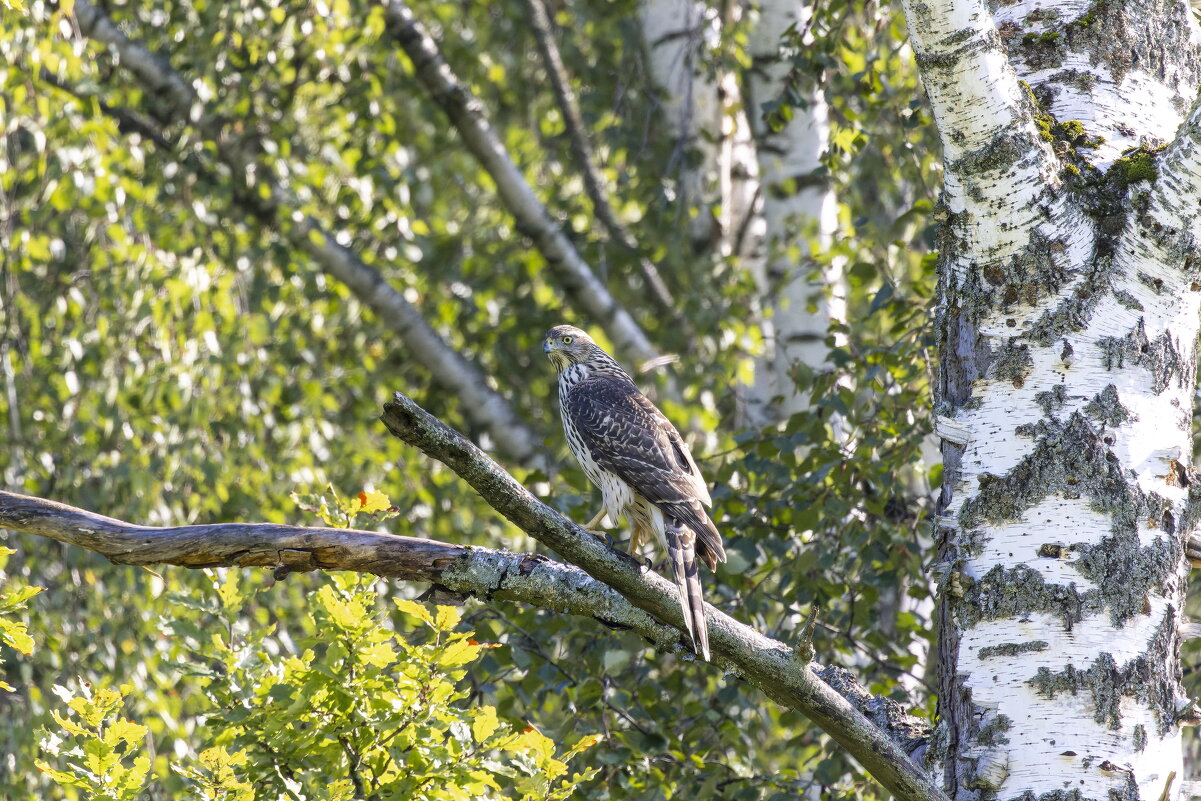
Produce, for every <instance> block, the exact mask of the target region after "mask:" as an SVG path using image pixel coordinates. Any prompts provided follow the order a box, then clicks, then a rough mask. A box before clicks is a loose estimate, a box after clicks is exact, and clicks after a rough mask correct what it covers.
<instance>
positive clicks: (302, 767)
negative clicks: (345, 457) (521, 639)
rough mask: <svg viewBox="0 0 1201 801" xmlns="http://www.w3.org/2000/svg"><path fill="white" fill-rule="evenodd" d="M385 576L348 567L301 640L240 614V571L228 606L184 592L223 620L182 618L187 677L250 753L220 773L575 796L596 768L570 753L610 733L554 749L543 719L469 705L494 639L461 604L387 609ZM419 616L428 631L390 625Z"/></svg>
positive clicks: (351, 785)
mask: <svg viewBox="0 0 1201 801" xmlns="http://www.w3.org/2000/svg"><path fill="white" fill-rule="evenodd" d="M374 585H375V581H374V580H372V579H369V578H362V577H353V576H345V575H338V576H336V577H335V578H334V580H333V581H332V582H330V583H327V584H325V585H323V586H322V587H321V588H320V589H318V590H317V591H316V592H315V593H313V595H312V596H311V606H310V610H309V611H308V612H307V615H308V616H309V623H310V624H311V629H312V630H313V631H315V632H319V634H318V635H317V636H309V637H304V638H300V639H296V640H293V639H292V638H291V637H290V636H286V635H285V630H284V629H282V628H281V629H277V628H276V627H273V626H268V627H258V626H246V625H244V624H242V623H241V621H240V617H239V612H240V610H241V609H242V607H243V605H244V604H246V603H247V602H248V600H249V597H248V596H246V595H244V594H243V590H242V588H241V586H240V584H239V580H238V574H237V573H236V572H230V573H228V574H227V575H226V577H225V579H224V580H223V581H220V582H218V583H217V585H216V590H217V597H218V599H219V600H220V605H219V606H217V605H213V606H208V607H207V609H206V607H205V605H204V603H203V601H202V600H201V599H197V598H195V597H192V598H181V599H180V601H181V603H185V604H187V605H188V606H189V607H191V608H194V609H198V610H202V616H205V617H207V616H211V618H212V619H211V620H186V619H180V620H177V621H175V623H174V624H173V627H174V633H175V634H176V636H179V637H182V638H184V639H185V640H186V641H187V642H188V643H189V645H190V647H191V648H192V649H193V651H192V658H191V660H190V661H189V667H188V668H187V670H186V675H188V676H191V677H194V678H197V679H199V680H200V681H201V683H202V685H203V687H204V691H205V694H206V695H207V697H208V698H209V700H210V702H211V704H212V711H211V712H210V713H209V714H210V721H211V722H212V723H213V724H215V727H216V729H217V730H218V731H219V732H220V733H219V734H218V735H217V738H218V741H219V744H220V745H222V746H226V747H229V748H231V749H236V750H234V753H235V754H240V755H241V756H238V757H237V763H236V764H235V763H233V762H230V763H228V764H224V765H223V764H219V763H214V765H213V767H206V770H207V772H208V774H210V775H217V777H218V778H219V777H220V775H221V774H222V773H223V772H227V769H228V772H234V773H236V775H237V776H238V777H239V779H241V780H243V781H246V782H249V784H250V785H251V786H253V787H254V788H256V792H258V793H260V794H263V795H264V796H265V797H269V798H274V797H293V796H303V797H306V798H321V799H329V800H330V801H349V799H352V798H380V799H383V798H405V799H472V798H494V797H505V798H519V799H533V798H539V799H541V798H567V797H569V796H570V794H571V793H572V791H573V788H574V787H575V786H576V785H578V784H579V783H580V782H582V781H586V780H587V779H589V778H591V777H592V776H593V775H594V773H595V770H592V769H589V770H585V771H583V772H573V773H569V772H568V768H567V765H566V761H567V760H568V759H570V758H572V757H573V756H575V755H576V754H578V753H580V752H581V751H583V750H584V749H585V748H587V747H589V746H590V745H592V744H594V743H595V742H596V741H597V739H598V738H596V737H585V738H581V739H580V740H579V741H578V742H577V743H576V744H575V746H574V747H573V748H571V749H568V750H566V751H565V752H564V753H562V754H556V747H555V744H554V743H553V742H552V741H551V740H549V739H548V738H547V737H545V736H544V735H542V734H541V733H540V732H538V731H537V730H536V729H534V728H532V727H529V728H526V729H525V730H524V731H521V732H517V731H514V729H513V727H512V726H510V725H509V724H508V723H506V722H505V721H502V720H501V719H499V718H498V717H497V713H496V709H495V708H494V707H492V706H489V705H479V706H474V707H472V706H468V705H467V704H465V703H464V702H465V701H466V700H467V697H468V696H467V693H466V692H465V691H464V690H463V689H461V688H460V687H459V682H460V681H461V679H462V678H463V676H464V675H465V673H466V672H467V671H468V670H469V669H472V668H473V666H474V665H476V663H477V662H478V660H479V658H480V654H481V653H482V652H483V651H484V650H485V649H486V648H487V647H488V646H486V645H484V644H481V643H479V642H476V641H475V640H473V639H471V636H472V634H473V632H470V631H455V629H456V628H457V627H458V624H459V619H460V618H459V612H458V610H457V609H455V608H454V607H448V606H441V607H436V609H435V610H433V611H431V610H429V609H427V608H426V607H425V606H422V605H421V604H419V603H416V602H414V601H408V600H402V599H396V598H394V599H393V605H394V606H395V608H396V609H397V610H399V611H400V612H401V613H402V616H401V617H399V618H396V617H393V619H392V620H389V618H388V616H387V615H385V614H384V613H383V612H381V611H378V610H377V609H376V606H377V604H378V601H379V597H378V595H377V592H376V588H375V586H374ZM407 621H415V622H417V623H419V624H420V625H421V627H422V629H421V630H418V631H413V632H409V633H408V636H402V635H401V633H400V632H399V631H397V630H396V629H393V628H392V627H391V625H390V624H391V623H393V622H396V623H405V622H407ZM423 631H424V634H423V633H422V632H423ZM235 768H236V770H235ZM185 775H188V776H190V777H191V776H194V775H195V773H194V772H192V773H185Z"/></svg>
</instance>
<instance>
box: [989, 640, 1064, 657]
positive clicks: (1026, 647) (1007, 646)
mask: <svg viewBox="0 0 1201 801" xmlns="http://www.w3.org/2000/svg"><path fill="white" fill-rule="evenodd" d="M1048 647H1049V646H1048V645H1047V642H1046V641H1045V640H1033V641H1031V642H1007V643H1002V644H1001V645H986V646H984V647H983V648H981V649H980V653H978V654H977V656H978V657H979V658H980V659H991V658H992V657H994V656H1017V655H1018V654H1026V653H1030V652H1031V651H1045V650H1047V648H1048Z"/></svg>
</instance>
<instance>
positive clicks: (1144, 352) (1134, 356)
mask: <svg viewBox="0 0 1201 801" xmlns="http://www.w3.org/2000/svg"><path fill="white" fill-rule="evenodd" d="M1097 347H1098V348H1100V349H1101V355H1102V361H1104V363H1105V369H1106V370H1113V369H1115V368H1116V369H1121V368H1123V367H1125V366H1126V362H1127V361H1129V362H1130V363H1131V364H1134V365H1138V366H1140V367H1146V368H1147V369H1148V370H1150V371H1151V385H1152V390H1153V391H1154V392H1155V394H1156V395H1159V394H1160V393H1162V392H1163V391H1164V390H1165V389H1167V388H1168V385H1169V384H1170V383H1171V381H1172V378H1173V377H1175V378H1176V383H1177V386H1180V387H1183V386H1184V382H1185V380H1186V378H1187V379H1189V380H1191V377H1192V373H1191V372H1186V370H1187V365H1186V364H1185V359H1184V357H1182V356H1181V355H1180V351H1179V349H1178V348H1177V345H1176V343H1175V342H1174V341H1173V339H1172V334H1171V332H1170V331H1167V330H1165V331H1164V332H1163V333H1161V334H1160V335H1159V336H1157V337H1156V338H1155V339H1149V338H1148V337H1147V327H1146V323H1145V318H1142V317H1140V318H1139V321H1138V323H1137V324H1136V325H1135V326H1134V328H1132V329H1131V330H1130V331H1129V333H1127V334H1126V336H1124V337H1102V338H1100V339H1098V340H1097Z"/></svg>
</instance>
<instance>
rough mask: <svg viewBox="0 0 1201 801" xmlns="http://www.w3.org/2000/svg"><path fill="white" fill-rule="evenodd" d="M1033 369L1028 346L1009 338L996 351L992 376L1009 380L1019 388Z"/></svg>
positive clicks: (1001, 379) (1032, 359) (1000, 379)
mask: <svg viewBox="0 0 1201 801" xmlns="http://www.w3.org/2000/svg"><path fill="white" fill-rule="evenodd" d="M1033 369H1034V358H1033V357H1032V356H1031V355H1030V346H1029V345H1027V344H1025V343H1022V344H1018V343H1017V342H1014V341H1013V340H1010V341H1009V342H1007V343H1005V345H1004V347H1002V348H1001V350H1000V351H999V352H998V353H997V356H996V359H995V361H994V362H993V374H992V377H993V378H995V379H996V380H998V381H1011V382H1013V385H1014V387H1019V388H1020V387H1021V386H1022V385H1023V384H1025V383H1026V376H1028V375H1030V371H1031V370H1033Z"/></svg>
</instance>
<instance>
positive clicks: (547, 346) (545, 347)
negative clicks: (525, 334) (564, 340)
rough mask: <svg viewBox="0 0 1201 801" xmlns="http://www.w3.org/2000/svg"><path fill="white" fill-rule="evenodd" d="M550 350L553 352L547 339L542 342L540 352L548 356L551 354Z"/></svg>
mask: <svg viewBox="0 0 1201 801" xmlns="http://www.w3.org/2000/svg"><path fill="white" fill-rule="evenodd" d="M551 350H553V348H551V346H550V340H549V339H544V340H542V352H543V353H546V354H549V353H550V352H551Z"/></svg>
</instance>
